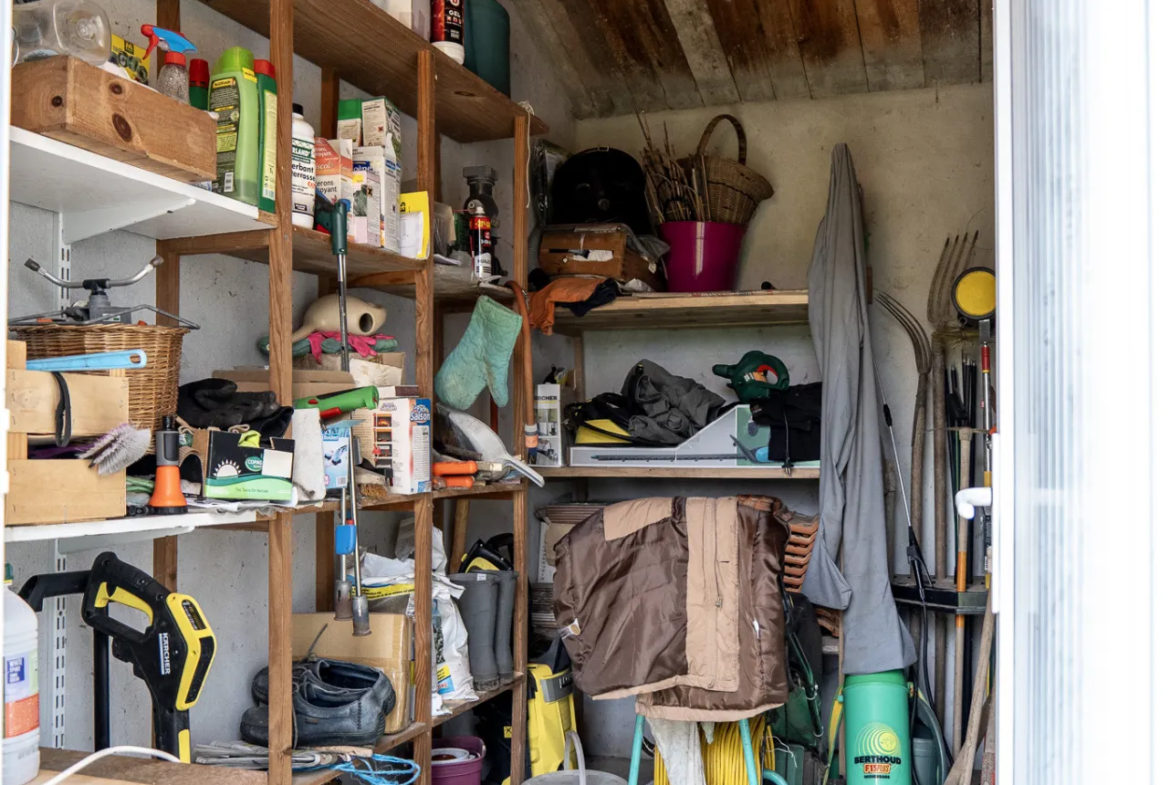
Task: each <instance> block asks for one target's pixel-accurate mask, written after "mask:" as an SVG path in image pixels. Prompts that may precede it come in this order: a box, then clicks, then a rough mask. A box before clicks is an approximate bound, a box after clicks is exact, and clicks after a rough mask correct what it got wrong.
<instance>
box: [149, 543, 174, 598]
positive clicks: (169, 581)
mask: <svg viewBox="0 0 1170 785" xmlns="http://www.w3.org/2000/svg"><path fill="white" fill-rule="evenodd" d="M154 579H155V580H156V581H158V582H159V583H161V584H162V585H163V586H166V587H167V588H168V589H170V590H171V591H177V590H178V588H179V538H178V537H159V538H158V539H157V540H155V541H154Z"/></svg>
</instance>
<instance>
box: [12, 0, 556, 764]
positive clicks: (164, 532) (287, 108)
mask: <svg viewBox="0 0 1170 785" xmlns="http://www.w3.org/2000/svg"><path fill="white" fill-rule="evenodd" d="M205 2H206V4H207V5H208V6H210V7H211V8H214V9H216V10H219V11H220V12H222V13H223V14H225V15H226V16H228V17H230V18H232V19H234V20H236V21H238V22H241V23H243V24H244V25H245V26H247V27H250V28H251V29H253V30H256V31H258V32H260V33H262V34H264V35H266V36H268V37H269V38H270V48H269V52H268V59H269V60H270V61H271V62H272V63H273V65H274V67H275V70H276V73H277V74H278V75H280V78H278V85H279V88H278V93H277V109H278V111H277V117H278V122H277V147H278V149H283V150H288V149H291V146H292V128H291V117H292V78H291V77H292V73H293V54H294V52H295V53H297V54H300V55H302V56H303V57H305V58H307V59H309V60H311V61H312V62H314V63H316V64H317V65H319V66H321V68H322V84H321V91H322V107H323V114H324V116H323V117H322V123H321V127H320V128H319V129H318V130H319V132H320V134H321V135H322V136H326V137H330V136H333V135H335V133H336V107H337V98H338V91H339V84H340V80H341V79H345V80H346V81H348V82H351V83H352V84H354V85H356V86H357V87H359V88H361V89H363V90H365V91H367V92H369V93H371V94H373V95H385V96H387V97H389V98H390V99H391V100H392V101H394V102H395V103H396V104H397V105H398V106H399V108H400V109H402V110H403V111H404V112H406V113H407V114H411V115H413V116H414V117H415V118H416V119H417V121H418V140H417V150H418V161H417V176H418V182H419V188H420V190H425V191H427V192H429V193H431V194H432V195H433V194H435V193H436V192H437V185H438V183H439V181H440V177H439V157H438V149H439V134H440V133H442V134H445V135H447V136H449V137H451V138H453V139H455V140H457V141H461V142H478V141H486V140H495V139H508V138H511V139H513V152H514V169H515V174H514V178H513V183H512V185H513V199H512V202H513V204H516V205H523V204H525V203H526V201H527V156H528V149H529V148H528V145H529V135H530V133H531V134H541V133H544V132H546V131H547V130H548V129H547V126H545V124H544V123H543V122H541V121H540V120H539V119H538V118H535V117H533V116H532V114H531V112H530V111H526V110H525V109H524V108H521V107H520V106H519V105H518V104H516V103H515V102H513V101H512V100H510V99H509V98H507V97H506V96H504V95H502V94H500V93H498V92H497V91H495V90H494V89H492V88H491V87H490V86H488V85H487V84H486V83H485V82H483V81H482V80H481V79H479V78H478V77H476V76H474V75H473V74H471V73H470V72H468V71H466V70H465V69H463V68H462V67H461V66H459V65H457V64H456V63H455V62H454V61H452V60H450V59H449V58H447V57H446V56H444V55H442V54H441V53H439V52H438V51H437V50H436V49H434V48H433V47H432V46H430V44H428V43H426V42H425V41H423V40H422V39H421V38H419V37H418V36H416V35H415V34H414V33H413V32H411V31H410V30H408V29H407V28H405V27H403V26H402V25H400V24H399V23H398V22H397V21H395V20H394V19H393V18H391V17H390V16H389V15H388V14H386V13H384V12H383V11H381V10H379V9H378V8H376V7H375V6H374V5H373V4H371V3H369V2H368V0H253V1H252V2H246V3H239V2H234V1H233V2H228V1H227V0H205ZM156 6H157V11H156V19H155V22H156V24H158V25H159V26H160V27H163V28H166V29H171V30H181V29H182V20H181V15H180V2H179V0H156ZM355 30H360V31H361V33H360V35H357V34H355V33H354V31H355ZM11 144H12V149H13V152H14V154H13V156H12V171H11V186H12V194H13V196H12V198H13V201H23V202H25V203H27V204H31V205H34V206H37V207H42V208H45V209H49V210H53V211H55V212H57V213H60V214H61V215H62V216H63V218H68V219H69V220H68V223H67V224H66V225H65V228H64V235H65V241H67V242H68V241H76V240H79V239H83V238H84V237H91V236H94V235H96V234H99V233H102V232H106V231H110V230H113V229H127V230H129V231H133V232H137V233H139V234H142V235H145V236H148V237H152V238H155V239H156V241H157V251H158V253H159V254H160V255H162V256H163V257H164V259H165V261H166V264H164V265H163V266H162V267H161V268H159V271H158V273H157V276H156V297H155V302H156V305H157V306H158V307H159V308H161V309H163V310H166V311H169V312H171V313H176V314H177V313H179V312H180V279H181V275H180V273H181V265H182V257H184V256H192V255H198V254H210V253H214V254H226V255H229V256H235V257H237V258H241V259H246V260H251V261H258V262H263V263H265V264H267V265H268V270H269V275H268V281H269V284H268V307H269V334H270V336H271V338H272V346H273V347H275V348H276V351H274V352H273V353H272V354H271V355H270V359H269V368H270V374H269V382H270V387H271V389H272V390H273V391H274V392H275V393H276V395H277V397H278V398H279V399H280V401H281V402H282V403H284V404H290V403H291V402H292V355H291V342H290V340H289V338H290V336H291V335H292V331H293V313H292V273H293V271H301V272H307V273H312V274H317V275H318V276H319V289H320V291H321V293H322V294H327V293H329V292H331V291H333V286H334V283H335V281H334V278H335V275H336V273H335V270H336V268H335V260H334V257H333V255H332V253H331V251H330V245H329V239H328V238H327V237H325V236H324V235H321V234H317V233H314V232H312V231H308V230H304V229H300V228H294V227H293V226H292V220H291V216H292V211H291V208H292V205H291V199H292V190H291V162H290V161H289V159H288V158H287V157H283V156H281V157H279V159H278V166H277V189H276V190H277V196H276V210H275V212H274V213H272V214H260V213H258V212H257V210H256V208H254V207H249V206H247V205H243V204H240V203H238V202H235V201H232V200H230V199H226V198H223V197H221V196H218V195H216V194H212V193H210V192H208V191H204V190H200V189H198V188H195V187H193V186H189V185H186V184H183V183H178V182H174V181H170V180H168V179H167V178H163V177H159V176H158V175H154V174H151V173H149V172H145V171H143V170H140V169H135V168H133V167H130V166H128V165H126V164H121V163H119V162H116V161H111V160H109V159H106V158H103V157H102V156H96V155H94V154H92V153H88V152H86V151H84V150H78V149H77V148H72V147H70V146H69V145H64V144H61V143H60V142H56V141H54V140H51V139H46V138H44V137H41V136H37V135H35V134H28V133H26V132H24V131H21V130H20V129H12V133H11ZM46 172H47V173H48V175H46ZM46 177H48V178H49V180H46ZM54 178H55V179H54ZM62 178H65V179H64V180H62ZM526 217H527V216H526V212H525V211H524V210H523V209H518V210H517V211H516V215H515V216H514V217H513V233H514V234H513V238H512V245H513V247H514V249H515V254H516V255H515V257H514V259H513V261H512V269H513V270H514V271H515V274H514V278H515V280H516V281H517V282H518V283H520V285H521V286H522V287H524V288H525V289H526V288H527V269H528V264H527V259H526V258H525V254H526V249H527V239H528V228H527V225H526V223H527V221H526ZM348 264H349V273H350V276H351V281H350V285H351V286H367V287H374V288H378V289H381V290H383V291H387V292H390V293H392V294H394V295H398V296H402V297H408V298H410V299H411V300H413V303H414V313H415V335H416V345H415V352H416V357H415V376H416V378H415V382H416V384H417V385H418V386H419V388H420V390H421V392H422V394H423V395H424V396H428V397H429V396H432V394H433V379H434V373H435V370H436V367H435V363H436V355H438V356H439V357H441V356H442V351H443V343H442V330H441V329H440V326H439V325H436V321H435V318H436V314H435V307H436V302H443V303H444V305H445V308H446V310H457V309H458V308H460V307H464V306H468V305H470V304H471V303H473V302H474V300H475V298H476V297H477V296H478V295H480V294H483V293H487V294H489V295H491V296H493V297H496V298H497V299H500V300H502V301H510V300H511V295H510V294H507V293H506V290H503V289H501V288H499V287H495V288H487V289H485V288H483V287H480V286H478V285H476V284H475V283H473V282H472V281H470V280H469V279H466V278H464V277H463V276H462V275H461V274H460V273H458V272H453V271H449V270H447V269H445V268H437V267H436V266H435V264H434V260H433V259H424V260H418V259H408V258H406V257H403V256H401V255H399V254H394V253H389V252H387V251H384V250H382V249H377V248H370V247H363V246H359V245H351V246H350V248H349V258H348ZM160 323H164V324H165V323H166V320H160ZM525 351H526V347H525V345H524V342H523V341H519V342H518V343H517V358H516V359H517V361H516V363H515V368H516V371H515V381H514V384H513V387H514V391H513V395H514V400H515V405H516V406H517V411H518V412H519V411H522V409H523V406H524V404H525V403H526V402H527V401H528V400H530V399H529V398H527V396H530V395H531V394H532V390H531V380H530V379H528V378H525V376H524V373H523V366H524V363H523V362H522V360H523V359H524V352H525ZM514 419H515V425H516V430H515V432H514V434H513V439H514V444H517V445H519V444H521V443H522V442H523V417H520V416H517V417H515V418H514ZM475 500H503V501H510V502H511V503H512V521H513V532H514V534H515V537H516V550H515V568H516V570H517V571H518V572H519V573H520V574H521V575H522V576H527V574H528V553H527V550H528V549H527V547H526V545H527V539H528V538H527V518H528V515H527V486H526V484H510V485H496V486H486V487H476V488H472V489H469V490H462V489H452V490H442V491H438V492H434V493H426V494H419V495H415V496H396V497H391V498H389V499H386V500H384V501H382V502H380V503H379V504H377V505H375V506H373V507H371V508H370V509H379V510H383V509H400V510H408V511H411V512H413V514H414V520H415V546H416V548H417V549H418V551H419V552H420V553H429V552H430V550H431V540H432V524H433V522H434V521H435V519H436V516H437V515H438V514H439V513H438V512H437V510H441V508H442V505H444V504H446V503H449V502H450V503H452V504H453V506H454V516H453V518H454V521H455V530H454V533H453V540H454V543H455V548H456V549H458V548H461V547H462V546H463V545H464V544H465V543H466V526H467V522H468V519H469V517H470V515H469V510H470V504H471V502H472V501H475ZM335 507H336V505H332V506H329V505H327V506H323V507H315V508H311V509H308V510H297V509H288V510H284V509H280V510H277V511H276V512H275V513H273V514H269V515H263V516H262V515H257V514H256V513H254V512H245V513H239V514H235V515H232V516H226V517H218V516H217V515H213V514H211V513H194V514H191V515H189V516H185V517H187V518H188V520H187V521H186V524H187V525H184V522H183V521H182V520H173V519H172V520H168V521H161V520H152V519H146V518H140V519H125V520H118V521H100V522H97V521H95V522H90V523H81V524H68V525H65V526H62V527H25V528H21V529H8V530H6V531H5V537H6V539H8V540H9V541H22V540H32V539H41V538H42V537H39V536H37V535H48V534H52V535H53V536H54V537H55V538H58V539H67V538H87V537H88V538H92V537H94V536H98V537H101V536H105V535H113V536H119V537H126V536H129V537H139V536H141V537H150V536H152V535H154V536H158V537H159V539H156V540H155V544H154V565H153V567H154V569H153V571H154V575H155V577H156V578H157V579H158V580H159V581H161V582H162V583H163V584H165V585H167V586H170V587H172V588H179V587H177V585H176V584H177V576H178V559H179V549H178V539H179V538H178V537H177V536H174V535H177V534H179V533H184V532H186V531H189V530H193V529H195V528H208V529H211V530H246V531H254V532H258V533H263V534H265V535H266V536H267V538H268V554H269V563H268V597H267V602H268V668H269V672H270V674H271V684H272V690H271V692H270V696H269V707H270V713H269V716H270V720H269V739H270V740H271V743H270V750H269V771H268V772H267V773H262V772H241V771H233V770H228V769H221V768H214V767H204V766H194V765H176V764H165V763H160V762H151V761H146V760H141V759H136V758H125V757H117V756H115V757H111V758H106V759H103V761H101V762H100V763H99V764H97V765H96V766H95V767H94V769H93V770H92V771H91V772H88V773H92V774H103V773H105V774H106V776H113V777H114V778H116V779H119V780H122V781H126V782H140V783H145V784H146V785H151V784H152V783H163V782H166V783H180V784H184V783H196V782H198V783H201V784H203V783H208V784H209V785H237V784H239V785H256V784H257V783H264V782H266V783H269V785H292V783H293V782H294V781H295V782H296V783H298V785H314V783H323V782H327V781H328V780H330V779H332V774H331V773H329V772H319V773H309V774H302V775H298V776H297V777H296V778H294V777H293V774H292V768H291V757H290V749H291V746H292V724H291V721H292V676H291V670H292V647H291V635H290V631H291V623H292V581H293V558H292V542H293V532H292V526H293V519H294V516H296V515H297V514H303V513H306V512H307V513H309V514H315V516H316V537H317V542H316V553H317V569H316V576H315V583H316V587H315V588H316V597H317V606H318V609H320V610H325V609H331V605H332V599H331V595H332V591H333V572H334V564H335V560H334V556H333V533H334V526H335V521H334V511H333V510H334V509H335ZM440 520H441V518H440ZM363 524H364V525H372V524H371V523H368V522H363ZM33 529H36V530H38V531H37V532H36V533H35V534H33V533H32V532H33ZM92 541H93V540H85V539H76V540H75V542H78V543H85V542H92ZM456 555H457V556H458V555H461V553H459V554H456ZM415 589H416V591H417V592H418V594H419V596H422V597H429V596H430V592H431V573H430V570H429V569H427V564H426V560H423V567H422V568H421V569H419V570H418V572H417V573H416V575H415ZM527 607H528V582H527V580H526V579H524V580H521V581H519V582H518V584H517V588H516V613H515V617H514V626H513V649H514V656H515V661H516V671H517V673H516V676H515V678H514V679H513V680H511V681H509V682H508V683H507V684H505V685H503V686H501V687H500V689H498V690H496V691H495V692H493V693H489V694H487V695H482V696H480V697H479V698H478V699H477V700H476V701H469V702H466V703H463V704H459V705H457V706H455V707H454V708H453V711H454V712H455V713H462V712H466V711H469V710H471V709H472V708H474V706H476V705H478V704H479V703H480V702H482V701H483V700H486V699H489V698H491V697H495V696H497V695H503V694H508V693H511V695H512V728H513V740H514V741H513V745H512V769H513V771H517V772H520V771H523V770H524V754H525V741H526V739H527V696H526V694H525V690H524V685H525V677H524V674H525V673H526V672H527V650H528V640H527V624H528V622H527ZM431 641H432V629H431V604H430V603H429V602H419V603H418V604H417V606H416V611H415V644H414V650H415V663H416V665H415V669H414V682H413V686H412V689H413V690H414V695H413V704H414V706H415V716H414V718H413V720H412V722H411V724H410V725H408V726H407V727H406V728H405V729H404V730H403V731H401V732H400V733H397V734H394V735H392V736H387V737H385V738H383V739H382V741H381V742H380V743H379V744H378V749H379V750H387V749H390V748H392V747H396V746H398V745H401V744H404V743H408V742H409V743H410V744H411V745H412V747H413V751H412V753H411V754H412V755H413V757H414V759H415V760H416V761H418V763H419V765H420V767H421V769H422V774H421V777H420V779H419V783H420V785H427V784H428V783H429V781H430V753H431V731H432V730H433V729H434V728H437V727H439V726H440V725H441V724H442V723H443V722H445V721H446V720H447V719H449V718H450V717H451V716H454V715H443V716H440V717H432V716H431V700H430V698H431V693H430V685H431V673H430V665H429V663H430V662H431V645H432V643H431ZM245 677H246V675H241V674H230V673H226V672H225V673H221V674H220V676H219V677H216V676H215V672H214V671H213V674H212V678H213V679H214V678H223V679H234V678H245ZM409 699H410V696H407V695H400V696H399V700H409ZM80 757H81V754H79V753H71V752H67V751H63V750H47V751H46V753H45V761H46V766H45V768H46V769H47V770H49V769H53V767H54V766H57V767H58V768H57V769H56V770H60V768H63V767H64V766H65V765H68V763H70V762H73V761H74V760H77V759H79V758H80Z"/></svg>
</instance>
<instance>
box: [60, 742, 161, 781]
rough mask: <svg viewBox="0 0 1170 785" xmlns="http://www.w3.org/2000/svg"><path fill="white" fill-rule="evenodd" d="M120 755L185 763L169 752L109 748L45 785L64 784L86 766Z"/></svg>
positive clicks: (99, 751)
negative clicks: (146, 756)
mask: <svg viewBox="0 0 1170 785" xmlns="http://www.w3.org/2000/svg"><path fill="white" fill-rule="evenodd" d="M120 753H130V754H134V755H149V756H151V757H155V758H162V759H163V760H166V761H170V762H171V763H182V762H183V761H181V760H179V759H178V758H176V757H175V756H174V755H172V754H171V753H169V752H163V751H162V750H152V749H150V748H149V747H129V746H125V747H107V748H106V749H104V750H98V751H97V752H95V753H94V754H93V755H90V756H89V757H87V758H83V759H81V760H79V761H77V763H74V764H73V765H72V766H70V767H69V768H67V769H65V771H63V772H61V773H60V774H58V775H57V776H56V777H53V779H51V780H49V781H48V782H46V783H45V784H44V785H58V784H59V783H62V782H64V781H65V780H67V779H69V777H71V776H73V775H74V774H76V773H77V772H79V771H81V770H82V769H84V768H85V767H86V766H88V765H89V764H91V763H93V762H94V761H96V760H99V759H101V758H104V757H106V756H107V755H116V754H120Z"/></svg>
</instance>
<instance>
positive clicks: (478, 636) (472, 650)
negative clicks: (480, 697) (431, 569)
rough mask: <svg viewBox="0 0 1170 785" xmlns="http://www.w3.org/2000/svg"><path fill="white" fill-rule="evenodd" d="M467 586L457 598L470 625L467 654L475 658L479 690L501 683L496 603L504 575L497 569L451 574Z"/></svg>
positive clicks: (473, 672)
mask: <svg viewBox="0 0 1170 785" xmlns="http://www.w3.org/2000/svg"><path fill="white" fill-rule="evenodd" d="M448 577H449V578H450V579H451V580H452V581H454V582H455V583H457V584H459V585H460V586H462V587H463V596H462V597H460V598H459V599H457V600H456V601H455V603H456V605H457V606H458V607H459V615H460V616H461V617H462V618H463V626H464V627H466V628H467V655H468V657H469V658H470V659H471V681H472V685H473V686H474V687H475V691H476V692H488V691H489V690H494V689H495V688H496V687H499V686H500V671H499V668H497V667H496V652H495V648H496V605H498V604H499V596H500V579H499V576H497V575H496V574H495V573H494V572H466V573H461V574H458V575H451V576H448Z"/></svg>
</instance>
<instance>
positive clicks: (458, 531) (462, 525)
mask: <svg viewBox="0 0 1170 785" xmlns="http://www.w3.org/2000/svg"><path fill="white" fill-rule="evenodd" d="M470 519H471V500H470V499H456V500H455V522H454V524H453V525H452V527H451V558H450V559H449V560H448V563H447V567H448V570H447V572H448V573H449V574H451V575H454V574H455V573H457V572H459V565H460V564H461V563H462V561H463V554H465V553H466V552H467V522H468V521H469V520H470Z"/></svg>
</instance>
